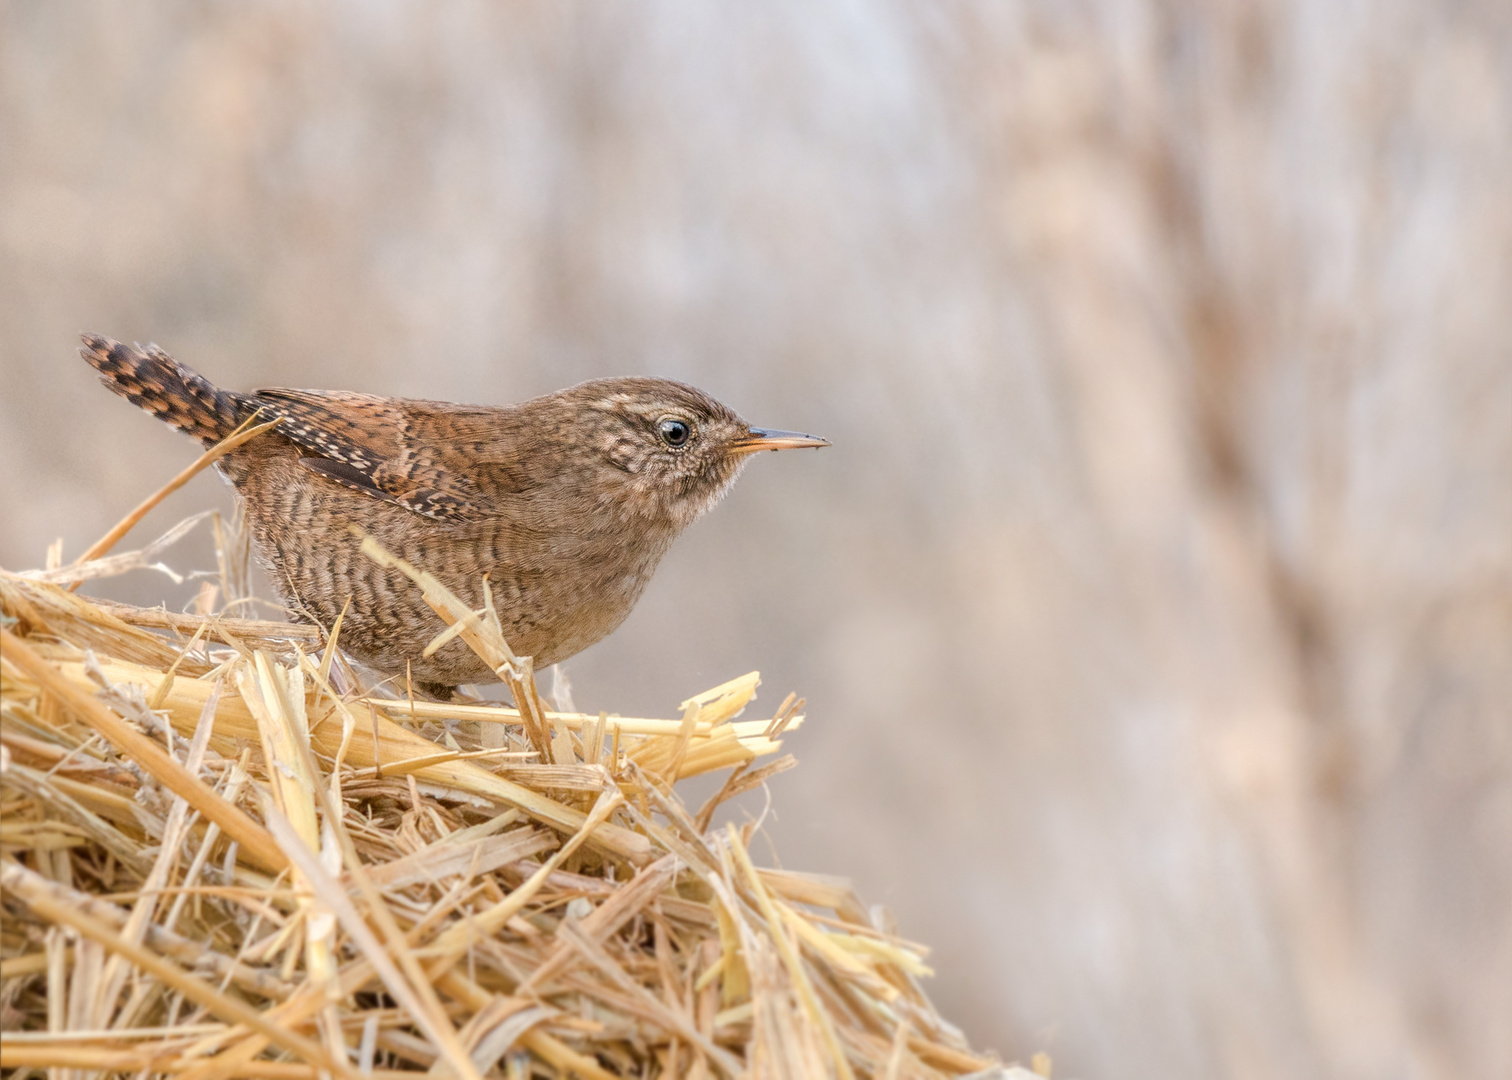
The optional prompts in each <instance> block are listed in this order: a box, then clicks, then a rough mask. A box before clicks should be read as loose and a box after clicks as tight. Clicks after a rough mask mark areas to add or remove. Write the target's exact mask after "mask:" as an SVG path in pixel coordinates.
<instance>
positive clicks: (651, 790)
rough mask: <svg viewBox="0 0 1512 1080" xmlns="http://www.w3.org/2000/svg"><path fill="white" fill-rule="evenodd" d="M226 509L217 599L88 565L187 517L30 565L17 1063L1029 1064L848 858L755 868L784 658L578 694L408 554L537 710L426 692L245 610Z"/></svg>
mask: <svg viewBox="0 0 1512 1080" xmlns="http://www.w3.org/2000/svg"><path fill="white" fill-rule="evenodd" d="M215 524H216V530H217V536H218V538H219V539H220V541H221V545H220V546H221V551H222V559H221V570H220V575H219V583H218V584H217V585H213V586H212V585H210V584H209V583H208V582H207V585H206V588H205V589H204V591H203V592H202V594H201V601H202V602H201V603H200V604H199V605H198V606H199V608H200V613H199V614H194V615H175V614H171V613H168V612H166V611H163V610H161V609H138V608H127V607H122V606H117V605H110V604H105V603H100V602H91V601H88V600H86V599H84V598H81V597H80V596H78V595H76V594H75V593H73V592H71V591H70V590H69V589H68V587H67V586H68V585H69V584H70V583H71V582H74V581H77V580H79V579H81V578H86V577H91V576H100V575H104V574H109V573H116V572H120V571H122V570H126V569H132V568H139V567H142V566H146V565H151V564H153V562H154V560H155V559H156V558H157V557H158V555H159V553H160V551H161V549H162V547H163V546H165V544H166V543H167V542H171V541H172V539H174V538H176V536H177V535H178V534H179V533H180V532H181V531H182V530H176V531H175V533H173V534H170V536H169V537H166V538H165V540H164V542H162V543H159V544H156V545H151V546H149V547H148V548H145V549H143V550H142V551H141V552H137V553H133V554H131V555H124V556H109V557H106V556H103V553H102V552H100V551H96V550H95V549H92V553H93V554H96V555H99V556H100V557H97V558H92V559H91V560H90V561H88V562H83V563H80V564H75V565H74V566H70V567H67V568H58V567H56V566H54V567H53V568H52V569H50V570H48V571H38V572H33V573H29V574H12V573H7V572H3V571H0V607H3V615H4V631H3V652H0V655H3V665H0V696H3V729H0V730H3V749H0V799H3V848H4V859H3V867H0V884H3V890H4V907H5V923H4V930H3V989H0V1026H3V1029H4V1037H3V1045H0V1054H3V1058H0V1064H3V1065H4V1067H5V1068H6V1069H7V1070H10V1069H16V1070H19V1071H17V1072H15V1073H13V1074H12V1075H14V1076H21V1075H23V1074H27V1073H32V1072H37V1073H40V1070H42V1069H44V1068H46V1069H50V1070H58V1071H54V1072H51V1073H50V1074H49V1075H50V1076H53V1077H70V1076H82V1075H84V1074H85V1073H86V1072H88V1071H91V1070H97V1071H102V1072H107V1073H120V1074H132V1075H146V1076H156V1075H172V1076H176V1077H185V1078H195V1080H210V1078H225V1077H241V1076H249V1077H250V1076H257V1077H277V1078H295V1077H314V1076H318V1075H327V1076H333V1077H334V1076H342V1077H351V1076H390V1075H394V1076H397V1075H399V1074H413V1073H414V1072H416V1071H425V1070H429V1071H430V1072H432V1073H433V1074H435V1075H441V1076H452V1077H458V1078H462V1077H479V1076H508V1077H526V1076H578V1077H594V1078H607V1077H612V1076H642V1077H652V1076H694V1077H713V1076H721V1075H724V1076H737V1075H739V1076H745V1075H750V1076H760V1077H808V1076H814V1077H821V1076H875V1077H939V1076H957V1075H961V1074H964V1073H971V1072H974V1071H978V1070H983V1069H988V1068H991V1067H992V1066H993V1065H994V1063H993V1062H992V1061H991V1060H989V1059H984V1058H982V1057H980V1056H978V1055H976V1054H974V1053H972V1052H971V1051H970V1050H969V1048H968V1047H967V1046H966V1045H965V1043H964V1042H963V1040H962V1039H961V1037H960V1036H959V1034H958V1033H956V1031H955V1029H953V1028H952V1027H951V1026H950V1025H949V1024H947V1023H946V1022H944V1021H943V1020H942V1019H941V1018H940V1017H939V1016H938V1015H937V1014H936V1012H935V1011H934V1009H933V1008H932V1006H931V1005H930V1004H929V1002H928V1000H927V999H926V997H925V996H924V994H923V993H922V992H921V991H920V989H919V987H918V984H917V982H916V979H917V978H918V977H919V976H922V975H926V974H928V969H927V968H926V967H925V966H924V962H923V957H924V953H925V950H924V949H923V948H922V947H921V946H919V945H916V944H912V943H910V942H907V941H904V940H902V939H900V938H899V937H898V936H897V935H896V934H895V933H894V932H892V931H891V929H890V928H889V927H888V926H887V925H886V922H885V917H884V916H882V915H881V914H880V913H874V912H868V910H867V909H866V908H865V907H863V905H862V904H861V903H860V902H859V901H858V900H857V898H856V896H855V895H854V894H853V893H852V892H851V890H850V889H849V888H848V887H847V886H846V885H845V884H844V883H843V882H840V881H837V880H834V879H830V878H826V877H822V876H815V875H809V874H800V873H793V872H789V871H779V870H770V869H762V868H758V867H757V866H755V865H754V863H753V860H752V857H751V855H750V854H749V850H748V848H749V843H750V839H751V832H752V829H753V825H750V824H748V825H747V826H746V827H745V828H737V827H735V826H734V825H727V826H725V827H723V828H715V827H713V826H712V825H711V821H712V818H713V816H714V811H715V809H716V808H717V807H718V806H719V804H720V803H722V802H723V801H725V800H727V799H729V798H731V797H733V796H735V795H737V794H739V793H741V792H743V791H747V790H750V789H752V788H753V787H756V786H759V785H760V784H761V783H762V782H763V781H764V780H765V779H766V778H767V777H769V776H771V775H772V774H774V773H776V772H779V771H781V770H783V769H786V768H788V767H790V766H791V765H792V764H793V759H792V758H791V757H777V756H775V755H777V754H778V752H779V751H780V749H781V746H782V743H781V736H782V735H783V734H784V733H786V732H790V731H792V730H794V729H795V728H796V727H797V726H798V725H799V724H801V723H802V721H803V716H802V715H801V714H800V713H799V712H798V708H799V707H801V705H802V702H794V700H793V698H792V696H791V695H790V696H789V698H788V700H787V701H785V702H784V703H783V706H782V707H781V708H779V709H778V710H776V712H775V713H774V714H773V715H772V716H771V717H770V718H769V719H756V720H740V719H737V717H738V716H739V715H740V714H741V713H742V710H744V709H745V708H746V706H747V705H748V704H749V703H750V702H751V700H752V698H753V696H754V693H755V690H756V686H757V683H758V679H757V676H756V674H755V673H752V674H750V675H746V676H742V677H741V678H738V679H734V680H731V681H730V682H728V683H725V684H724V685H722V686H717V687H715V688H713V689H712V690H708V691H705V692H704V693H701V694H697V695H695V696H693V697H691V698H689V699H688V700H687V701H685V702H683V703H682V705H681V710H680V711H681V715H680V716H677V717H675V718H666V719H631V718H619V717H612V716H605V715H604V714H598V715H583V714H577V713H571V712H560V711H555V710H552V709H548V708H546V706H545V704H544V703H543V701H542V699H541V696H540V695H539V693H538V692H537V689H536V685H535V680H534V678H533V676H532V673H531V669H530V663H529V660H528V658H522V657H517V656H515V655H514V654H513V653H511V652H510V651H509V648H508V645H507V643H506V642H505V641H504V640H503V638H502V636H501V635H500V633H499V628H498V621H497V618H496V616H495V615H494V614H493V612H492V610H491V608H489V607H488V606H487V605H485V608H484V609H483V610H482V611H469V610H468V609H467V608H466V607H465V606H463V605H462V604H461V603H460V602H459V601H458V600H457V598H456V597H454V596H452V595H451V594H449V593H447V592H446V590H445V589H444V588H443V587H441V586H440V585H439V583H437V582H436V581H435V580H434V579H433V578H431V577H430V576H429V575H427V574H425V573H423V572H421V571H419V570H416V569H414V568H412V567H407V566H405V567H402V568H403V569H404V570H405V572H406V573H407V574H409V575H410V577H411V578H412V579H413V580H414V581H415V582H416V587H417V588H421V589H424V590H425V595H426V597H427V599H428V600H429V601H430V602H431V605H432V607H433V608H435V610H436V611H437V612H438V613H439V614H440V615H441V616H442V618H443V619H444V620H445V621H446V622H447V623H449V624H451V629H450V630H449V631H448V632H447V635H446V636H447V637H448V638H449V637H450V636H453V635H460V636H461V637H462V638H463V639H464V640H466V641H467V642H468V643H469V644H470V645H471V646H472V647H473V648H474V649H475V650H476V651H477V652H478V653H479V654H480V655H481V656H483V657H484V658H485V659H486V660H487V661H488V662H489V663H490V665H492V666H493V667H494V669H495V670H496V671H498V672H499V674H500V676H501V678H502V679H503V681H504V682H505V683H506V684H507V685H508V687H509V689H510V691H511V696H512V698H513V700H514V702H515V703H516V704H517V705H518V708H508V707H504V706H501V705H496V704H488V703H482V702H479V703H446V704H442V703H437V702H429V701H423V700H415V699H414V696H413V694H412V693H409V692H407V689H406V680H405V676H404V673H403V672H399V673H397V675H395V673H383V674H384V675H387V676H391V677H390V678H388V679H387V680H386V681H385V680H384V679H382V678H378V679H375V678H374V677H373V676H372V675H371V673H364V672H361V671H358V670H355V669H354V668H353V667H352V665H350V664H349V663H348V662H347V661H346V659H345V658H344V657H342V655H341V653H340V649H339V643H340V625H339V623H338V624H337V626H336V627H333V628H331V633H330V635H329V640H328V639H327V637H326V635H325V634H323V633H321V632H319V631H317V630H316V629H314V628H310V627H302V626H295V625H291V624H288V623H281V622H263V621H256V620H251V619H246V618H234V617H231V616H230V615H229V614H227V613H226V609H223V610H222V611H221V612H220V613H218V614H217V613H213V611H214V599H213V598H214V596H216V595H219V596H221V597H222V598H234V599H239V598H240V596H242V595H244V593H245V586H244V582H243V581H240V580H239V577H240V576H241V575H244V573H245V567H244V551H245V545H244V544H243V545H242V546H241V547H240V548H238V547H237V544H236V542H235V538H234V535H233V534H231V533H230V530H222V529H221V528H220V524H219V521H218V519H217V520H216V522H215ZM119 532H124V529H122V530H119ZM104 546H105V547H108V546H109V545H108V544H106V545H104ZM100 547H101V545H97V546H96V548H97V549H98V548H100ZM238 550H239V551H241V552H242V553H243V558H242V559H241V560H240V561H239V560H238V558H237V555H236V553H237V551H238ZM369 553H370V554H371V555H372V556H373V557H374V558H376V559H379V560H384V561H389V562H391V563H397V560H392V559H391V558H390V557H389V556H388V555H387V554H386V553H385V552H383V551H381V550H380V549H378V548H376V547H375V546H373V545H371V542H369ZM56 561H57V560H56V559H50V562H53V563H55V562H56ZM238 566H240V567H241V569H240V570H239V569H238ZM233 610H240V608H239V606H237V607H236V608H234V609H233ZM717 769H730V770H731V771H730V773H729V777H728V779H727V780H726V781H725V782H724V784H723V786H722V788H720V790H719V791H718V793H717V794H716V795H715V796H714V797H713V798H711V799H709V800H708V801H707V802H706V803H704V805H703V806H702V807H701V808H699V809H697V810H692V809H690V808H689V807H688V806H686V805H684V803H683V802H682V800H681V799H680V798H679V796H678V794H677V792H676V791H675V790H674V786H673V785H674V784H676V782H677V781H679V780H682V779H684V778H686V777H690V776H697V775H700V774H704V773H708V772H711V771H713V770H717Z"/></svg>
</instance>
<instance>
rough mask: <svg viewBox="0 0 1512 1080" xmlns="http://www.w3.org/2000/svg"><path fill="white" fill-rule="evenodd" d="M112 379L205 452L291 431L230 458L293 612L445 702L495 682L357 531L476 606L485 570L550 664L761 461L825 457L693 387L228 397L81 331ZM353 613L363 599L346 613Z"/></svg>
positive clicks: (514, 624) (150, 352) (262, 556)
mask: <svg viewBox="0 0 1512 1080" xmlns="http://www.w3.org/2000/svg"><path fill="white" fill-rule="evenodd" d="M83 340H84V348H82V349H80V350H79V352H80V355H82V356H83V357H84V359H85V360H87V361H89V363H90V364H92V365H93V366H94V367H95V368H96V369H97V370H98V371H99V372H100V375H101V380H100V381H101V382H103V383H104V384H105V385H106V386H108V387H109V388H110V389H111V390H113V391H115V392H116V393H117V394H120V395H121V396H122V397H124V398H126V399H127V400H128V401H131V402H133V403H135V404H137V405H139V406H141V407H142V408H143V409H146V410H147V411H148V412H150V413H152V414H153V415H155V416H156V417H157V418H158V419H160V420H162V421H164V422H165V423H168V424H171V425H173V426H174V427H176V428H178V429H179V430H180V431H184V432H187V433H188V434H190V435H192V436H194V437H195V438H196V439H198V440H200V442H201V443H204V444H205V445H206V446H212V445H214V444H215V443H217V442H219V441H221V440H222V439H224V438H225V437H226V436H227V435H229V434H231V432H232V431H234V430H235V429H236V428H237V427H238V426H239V425H241V424H242V423H243V422H244V421H246V420H247V419H249V418H251V417H253V416H254V415H255V416H256V417H257V418H258V420H259V422H262V421H267V420H274V419H276V420H278V421H279V423H278V426H277V427H274V428H272V429H271V430H269V431H267V432H265V433H263V434H260V435H257V436H255V437H254V438H252V439H251V440H249V441H248V442H246V443H244V444H242V445H241V446H239V447H237V448H236V449H234V450H232V451H231V452H230V453H228V454H226V455H225V456H223V457H222V458H220V459H219V461H217V463H216V466H217V468H218V469H219V470H220V472H221V473H222V475H223V476H225V477H226V479H228V480H229V481H230V483H231V485H232V487H233V488H234V489H235V490H236V494H237V496H238V497H239V498H240V499H241V501H242V503H243V507H244V513H245V520H246V522H247V524H248V525H249V526H250V529H251V533H252V539H253V546H254V549H255V551H256V553H257V557H258V561H259V562H260V563H261V564H262V566H263V568H264V569H266V570H267V572H268V575H269V577H270V578H271V579H272V581H273V584H274V587H275V588H276V589H277V590H278V592H279V593H280V595H281V598H282V600H283V601H284V604H285V606H286V607H287V609H288V611H289V613H290V617H291V618H293V619H296V620H303V621H307V622H311V623H315V624H317V625H319V626H322V627H325V628H326V629H328V630H329V628H330V627H331V626H332V624H333V623H334V622H335V620H336V617H337V615H338V614H340V613H341V611H342V610H343V608H346V609H347V611H346V617H345V619H343V621H342V630H341V645H342V647H343V648H344V649H345V650H346V651H347V652H348V653H349V654H350V655H352V656H354V657H355V658H356V659H358V660H361V661H363V662H364V663H366V664H369V665H372V666H373V667H375V668H377V669H379V670H381V671H388V672H395V671H404V670H405V665H406V664H408V665H409V666H410V671H411V672H412V676H413V678H414V680H415V681H416V685H417V686H418V687H419V688H421V689H423V690H425V691H427V692H429V693H432V694H434V695H436V696H439V697H442V698H446V697H449V696H450V695H451V692H452V690H453V689H454V688H455V687H456V686H458V685H459V684H462V683H481V682H493V681H496V679H497V677H496V676H495V675H494V673H493V672H492V671H491V670H490V669H489V667H488V665H487V664H485V663H484V662H483V661H482V660H481V659H479V658H478V657H477V656H476V655H475V654H474V653H473V652H472V651H471V650H470V649H469V648H468V647H467V645H466V644H465V643H463V642H461V641H456V640H454V641H451V642H449V643H447V644H446V645H445V646H443V647H442V648H441V649H439V650H437V651H436V652H435V653H434V654H433V655H431V656H429V657H426V656H424V655H422V654H423V653H424V651H425V647H426V645H427V644H429V643H430V641H431V640H432V639H433V638H434V637H435V636H436V634H438V633H439V632H440V631H441V630H442V629H443V624H442V623H441V621H440V619H439V618H438V617H437V616H436V615H435V614H434V613H433V612H432V611H431V609H430V608H429V607H428V606H427V605H426V603H425V602H424V600H423V599H422V598H421V594H420V590H419V589H417V588H415V586H414V585H412V584H411V583H410V582H409V581H408V579H406V578H404V577H403V576H402V575H400V574H399V573H398V572H397V571H395V570H389V569H385V568H383V567H380V566H379V565H377V564H376V563H374V562H373V561H372V560H370V559H368V558H367V557H366V556H365V555H363V554H362V552H361V550H360V541H359V539H358V538H357V536H356V535H354V532H353V530H352V526H353V525H355V526H357V527H358V529H360V530H361V531H362V532H364V533H367V534H370V535H372V536H373V537H374V538H376V539H377V541H378V542H379V543H380V544H382V545H383V546H384V547H385V548H387V549H388V550H389V551H391V552H393V553H394V554H396V555H398V556H400V557H401V558H403V559H405V560H407V561H409V562H410V563H413V564H414V565H416V566H419V567H421V568H422V569H426V570H429V571H431V572H432V573H433V574H435V575H436V576H437V577H438V578H440V579H441V581H442V582H443V583H445V585H446V586H447V587H448V588H449V589H451V590H452V591H453V592H454V593H456V594H457V595H458V596H459V597H461V598H462V599H463V600H464V601H465V602H466V603H468V604H469V605H471V606H472V607H474V608H477V607H481V606H482V604H483V581H484V578H485V577H486V578H487V580H488V583H489V587H490V589H491V591H492V595H493V602H494V605H495V607H496V608H497V610H498V613H499V620H500V623H501V625H502V627H503V631H504V637H505V640H506V641H508V642H509V645H510V647H511V648H512V649H513V650H514V651H515V652H516V653H517V654H520V655H526V656H530V657H532V658H533V659H534V663H535V666H536V668H537V669H538V670H539V669H540V668H543V667H545V666H546V665H548V664H554V663H556V662H557V661H559V660H565V659H566V658H567V657H569V656H572V655H573V654H575V653H577V652H580V651H582V650H583V649H586V648H587V647H588V646H589V645H592V644H593V643H594V642H596V641H599V640H600V639H602V638H603V637H605V636H606V635H607V634H609V633H610V632H612V631H613V630H614V629H615V628H616V627H617V626H619V624H620V623H622V622H624V620H625V617H626V616H627V615H629V614H630V609H631V608H632V607H634V606H635V602H636V600H638V599H639V598H640V595H641V592H642V591H643V590H644V589H645V587H646V583H647V582H648V581H650V580H651V575H652V574H653V573H654V572H655V570H656V567H657V564H658V563H659V562H660V561H661V558H662V556H663V555H665V554H666V552H667V548H668V547H669V546H670V545H671V543H672V541H673V539H674V538H675V537H676V536H677V534H678V533H680V532H682V531H683V530H684V529H685V528H687V527H688V526H689V525H690V524H691V523H692V522H693V521H694V519H695V518H697V517H698V516H699V515H701V514H703V513H704V512H705V511H707V510H708V509H709V508H710V507H712V506H713V505H714V504H715V503H717V502H718V501H719V500H720V499H721V498H722V497H723V496H724V494H725V492H726V491H728V490H729V488H730V485H731V484H732V483H734V481H735V478H736V477H737V476H738V475H739V474H740V471H741V469H742V467H743V466H744V465H745V463H746V461H747V460H748V459H749V458H750V456H751V454H753V453H755V452H757V451H761V450H786V449H792V448H799V447H821V446H828V445H829V443H828V442H827V441H826V440H824V439H821V438H817V437H815V436H813V435H803V434H799V433H798V432H792V431H769V430H765V429H762V428H754V427H751V425H749V424H747V423H746V422H745V421H744V420H742V419H741V418H740V417H739V416H737V415H736V414H735V413H734V412H733V411H732V410H730V409H729V408H727V407H726V406H724V405H721V404H720V403H719V402H718V401H715V400H714V399H713V398H711V397H710V396H709V395H707V394H705V393H703V392H702V391H701V390H698V389H695V388H694V387H692V386H687V385H685V384H683V383H679V382H672V381H670V380H667V379H654V378H618V379H594V380H592V381H590V382H585V383H581V384H579V385H577V386H573V387H570V388H568V389H566V390H559V391H557V392H556V393H554V394H547V395H545V396H544V397H538V398H533V399H531V400H529V401H525V402H522V403H520V404H518V405H506V406H489V405H458V404H453V403H451V402H445V401H420V400H409V399H402V398H384V397H375V396H372V395H369V394H358V393H349V392H345V391H334V390H288V389H269V390H257V391H254V392H252V393H249V394H243V393H236V392H233V391H229V390H222V389H220V388H219V387H217V386H215V385H213V384H212V383H211V382H210V381H209V380H207V379H205V378H204V377H203V376H201V375H199V374H198V373H196V372H194V371H192V370H190V369H189V368H187V367H185V366H184V365H182V364H180V363H179V362H178V361H176V360H174V359H173V358H172V357H170V356H169V355H168V354H167V353H165V352H163V351H162V350H161V349H159V348H157V347H156V346H148V347H147V348H145V349H142V348H132V347H130V346H127V345H123V344H121V343H120V342H117V341H111V340H109V339H108V338H103V337H98V336H96V335H94V334H86V335H84V338H83ZM349 602H350V605H349V606H348V604H349Z"/></svg>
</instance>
